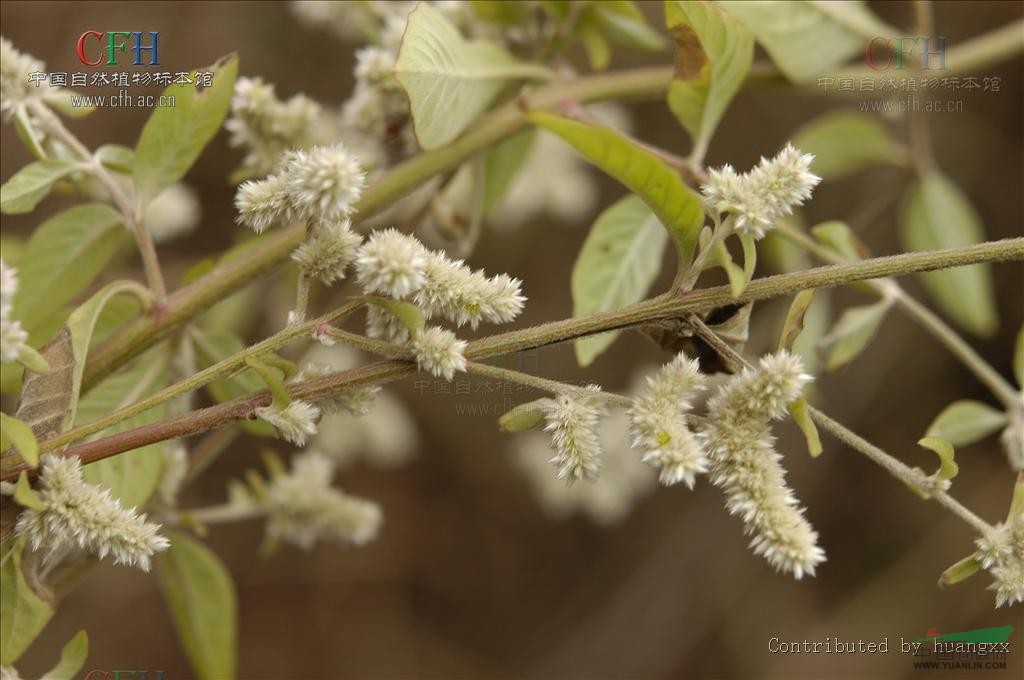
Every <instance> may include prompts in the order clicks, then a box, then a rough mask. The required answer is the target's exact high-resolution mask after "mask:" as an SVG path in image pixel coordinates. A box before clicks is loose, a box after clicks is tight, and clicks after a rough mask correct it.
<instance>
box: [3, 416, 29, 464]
mask: <svg viewBox="0 0 1024 680" xmlns="http://www.w3.org/2000/svg"><path fill="white" fill-rule="evenodd" d="M0 430H2V432H0V440H3V442H2V443H3V446H2V448H0V450H5V449H7V447H9V446H11V445H12V444H13V445H14V448H16V449H17V450H18V453H19V454H20V455H21V457H22V459H23V460H24V461H25V462H26V463H28V464H29V465H31V466H32V467H38V465H39V442H38V441H36V436H35V434H33V433H32V428H31V427H29V426H28V424H27V423H24V422H22V421H20V420H18V419H17V418H15V417H14V416H9V415H7V414H6V413H0Z"/></svg>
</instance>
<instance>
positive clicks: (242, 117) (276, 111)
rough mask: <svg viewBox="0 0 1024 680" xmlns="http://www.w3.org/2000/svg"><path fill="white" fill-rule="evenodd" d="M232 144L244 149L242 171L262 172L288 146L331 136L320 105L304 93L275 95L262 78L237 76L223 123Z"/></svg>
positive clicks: (305, 144)
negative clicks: (280, 96)
mask: <svg viewBox="0 0 1024 680" xmlns="http://www.w3.org/2000/svg"><path fill="white" fill-rule="evenodd" d="M224 127H225V129H227V131H228V133H229V134H230V137H229V138H228V143H229V144H230V145H231V146H234V147H239V148H242V149H245V152H246V155H245V159H244V160H243V161H242V172H243V173H244V174H245V175H246V176H254V175H255V176H259V175H265V174H267V173H269V172H270V171H271V170H273V168H274V166H275V164H276V163H277V161H278V159H279V158H281V156H282V155H283V154H284V153H285V152H286V151H288V150H289V149H306V148H309V147H312V146H315V145H316V144H320V143H324V142H326V141H328V139H329V138H330V137H331V130H330V125H329V123H328V122H327V117H326V115H325V114H324V112H323V110H322V108H321V106H320V105H319V104H318V103H316V102H315V101H314V100H312V99H310V98H309V97H307V96H306V95H304V94H297V95H295V96H293V97H291V98H290V99H288V100H287V101H282V100H280V99H278V97H277V94H276V93H275V92H274V86H273V84H271V83H267V82H264V81H263V79H262V78H239V79H238V81H237V82H236V83H235V93H234V97H232V99H231V117H230V118H228V120H227V122H225V123H224Z"/></svg>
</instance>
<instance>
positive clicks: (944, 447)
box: [917, 437, 960, 479]
mask: <svg viewBox="0 0 1024 680" xmlns="http://www.w3.org/2000/svg"><path fill="white" fill-rule="evenodd" d="M917 444H918V446H923V447H924V448H926V449H928V450H930V451H934V452H935V455H937V456H938V457H939V470H938V472H937V473H936V477H937V478H938V479H953V478H954V477H956V475H957V473H958V472H960V466H959V465H957V464H956V461H954V460H953V457H954V451H953V445H952V444H950V443H949V442H947V441H946V440H945V439H939V438H938V437H925V438H924V439H921V440H920V441H918V442H917Z"/></svg>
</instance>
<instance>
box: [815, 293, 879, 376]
mask: <svg viewBox="0 0 1024 680" xmlns="http://www.w3.org/2000/svg"><path fill="white" fill-rule="evenodd" d="M888 310H889V302H888V301H887V300H882V301H880V302H876V303H875V304H873V305H864V306H863V307H852V308H850V309H847V310H846V311H845V312H843V315H842V317H840V319H839V322H838V323H837V324H836V325H835V327H834V328H833V329H832V332H831V333H829V335H828V337H826V338H825V339H824V340H823V341H822V342H823V344H825V345H831V347H830V348H829V352H828V361H827V363H826V365H825V367H826V368H827V369H828V370H830V371H834V370H836V369H837V368H840V367H841V366H844V365H846V364H847V363H849V362H850V361H852V360H853V359H854V358H855V357H856V356H857V355H858V354H860V353H861V352H862V351H864V348H865V347H867V346H868V343H869V342H871V339H872V338H874V337H875V333H877V332H878V327H879V326H880V325H881V324H882V319H884V318H885V313H886V312H887V311H888Z"/></svg>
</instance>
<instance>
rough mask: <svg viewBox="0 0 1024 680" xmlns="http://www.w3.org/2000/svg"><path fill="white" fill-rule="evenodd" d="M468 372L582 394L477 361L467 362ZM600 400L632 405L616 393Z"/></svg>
mask: <svg viewBox="0 0 1024 680" xmlns="http://www.w3.org/2000/svg"><path fill="white" fill-rule="evenodd" d="M466 372H467V373H472V374H474V375H481V376H484V377H487V378H494V379H495V380H504V381H507V382H514V383H516V384H519V385H526V386H527V387H533V388H535V389H538V390H542V391H544V392H550V393H551V394H559V393H561V392H580V388H579V387H578V386H576V385H570V384H568V383H564V382H559V381H558V380H549V379H548V378H541V377H540V376H536V375H530V374H529V373H523V372H522V371H515V370H512V369H510V368H501V367H499V366H491V365H490V364H482V363H480V362H477V361H469V362H466ZM600 398H601V399H602V400H604V401H606V402H608V403H609V404H614V405H615V406H619V407H621V408H629V406H630V405H631V404H632V401H631V400H630V399H629V397H624V396H622V395H621V394H615V393H614V392H604V391H602V392H601V394H600Z"/></svg>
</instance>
